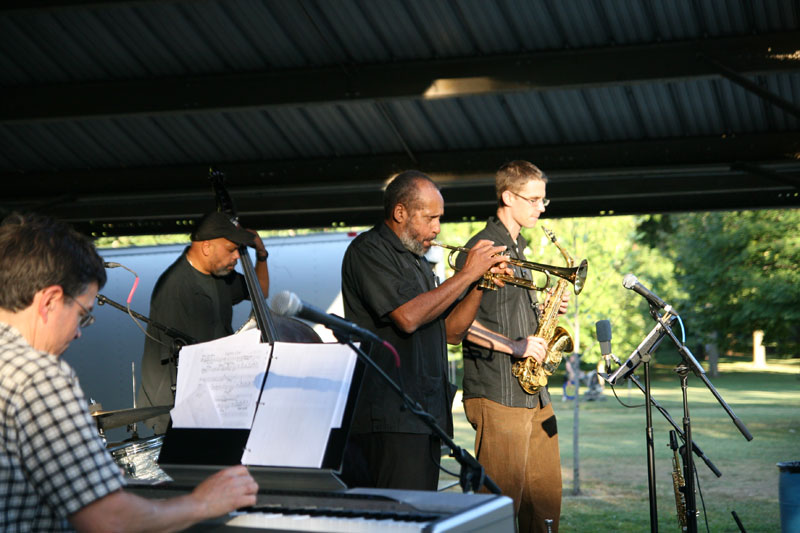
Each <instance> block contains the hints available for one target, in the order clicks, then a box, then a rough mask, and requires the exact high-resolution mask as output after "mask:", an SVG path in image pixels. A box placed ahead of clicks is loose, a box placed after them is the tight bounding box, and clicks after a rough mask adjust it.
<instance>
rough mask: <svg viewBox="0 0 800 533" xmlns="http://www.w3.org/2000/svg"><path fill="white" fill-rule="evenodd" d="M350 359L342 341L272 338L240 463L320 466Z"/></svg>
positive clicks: (338, 417)
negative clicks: (266, 369) (264, 377)
mask: <svg viewBox="0 0 800 533" xmlns="http://www.w3.org/2000/svg"><path fill="white" fill-rule="evenodd" d="M355 364H356V354H355V353H354V352H353V351H352V350H351V349H350V347H348V346H347V345H342V344H291V343H279V342H276V343H275V345H274V350H273V353H272V362H271V364H270V370H269V375H268V376H267V381H266V384H265V386H264V391H263V393H262V394H261V400H260V401H259V405H258V409H257V411H256V416H255V420H254V421H253V427H252V429H251V430H250V436H249V438H248V440H247V445H246V448H245V452H244V455H243V456H242V463H243V464H247V465H259V466H291V467H308V468H319V467H321V466H322V461H323V459H324V456H325V449H326V447H327V443H328V438H329V436H330V430H331V428H334V427H339V426H340V425H341V422H342V416H343V414H344V407H345V404H346V403H347V397H348V392H349V390H350V383H351V381H352V377H353V370H354V368H355Z"/></svg>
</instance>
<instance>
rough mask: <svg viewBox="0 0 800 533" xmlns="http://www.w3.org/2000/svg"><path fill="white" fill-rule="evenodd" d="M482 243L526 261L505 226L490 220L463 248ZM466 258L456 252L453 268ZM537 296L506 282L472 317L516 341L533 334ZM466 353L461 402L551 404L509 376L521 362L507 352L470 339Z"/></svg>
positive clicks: (521, 244)
mask: <svg viewBox="0 0 800 533" xmlns="http://www.w3.org/2000/svg"><path fill="white" fill-rule="evenodd" d="M481 239H488V240H490V241H492V242H494V243H495V244H496V245H503V244H504V245H506V247H507V253H508V255H510V256H511V257H512V258H514V259H521V260H525V255H524V250H525V248H526V247H527V246H528V242H527V241H526V240H525V238H524V237H523V236H522V234H520V235H518V236H517V240H516V242H515V241H514V240H513V239H512V238H511V235H510V234H509V233H508V230H507V229H506V227H505V226H504V225H503V223H502V222H501V221H500V220H498V219H497V218H496V217H490V218H489V220H488V221H487V222H486V227H485V228H484V229H482V230H481V231H480V232H478V233H477V234H475V235H474V236H473V237H472V238H471V239H470V240H469V242H467V244H466V245H465V247H467V248H471V247H472V246H474V245H475V243H476V242H477V241H479V240H481ZM465 259H466V254H459V256H458V258H457V260H456V264H457V265H458V266H461V265H462V264H463V262H464V260H465ZM513 269H514V276H516V277H522V278H525V279H531V273H530V270H528V269H523V268H520V267H516V266H515V267H513ZM536 300H537V298H536V292H535V291H531V290H529V289H526V288H523V287H518V286H516V285H510V284H507V285H506V286H505V287H503V288H499V289H498V290H496V291H485V292H484V293H483V298H482V300H481V306H480V308H479V309H478V314H477V316H476V317H475V319H476V320H477V321H478V322H480V323H481V324H483V325H484V326H485V327H486V328H488V329H490V330H491V331H495V332H497V333H500V334H502V335H505V336H506V337H508V338H509V339H512V340H518V339H523V338H525V337H528V336H529V335H533V334H534V333H536V329H537V327H538V324H539V322H538V318H537V314H536V311H535V305H536ZM462 346H463V354H464V381H463V389H464V399H465V400H466V399H469V398H487V399H489V400H492V401H493V402H497V403H499V404H502V405H505V406H508V407H536V406H538V405H539V401H540V397H541V404H542V405H543V406H544V405H547V404H548V403H550V395H549V394H548V392H547V389H546V388H544V389H541V390H540V392H539V393H538V394H528V393H527V392H525V390H524V389H523V388H522V386H521V385H520V384H519V381H518V380H517V378H516V377H514V375H513V374H512V373H511V367H512V365H513V364H514V362H515V361H518V360H519V359H517V358H515V357H511V356H510V355H509V354H506V353H502V352H495V351H494V350H490V349H488V348H483V347H481V346H478V345H477V344H473V343H471V342H469V341H464V343H463V345H462Z"/></svg>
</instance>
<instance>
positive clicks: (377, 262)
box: [342, 170, 510, 490]
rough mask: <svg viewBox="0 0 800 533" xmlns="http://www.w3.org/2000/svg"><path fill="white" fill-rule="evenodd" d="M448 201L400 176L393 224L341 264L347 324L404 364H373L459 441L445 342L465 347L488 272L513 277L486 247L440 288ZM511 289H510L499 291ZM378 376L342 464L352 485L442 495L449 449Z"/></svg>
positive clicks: (389, 207) (353, 246)
mask: <svg viewBox="0 0 800 533" xmlns="http://www.w3.org/2000/svg"><path fill="white" fill-rule="evenodd" d="M443 213H444V202H443V200H442V195H441V194H440V193H439V189H438V188H437V186H436V184H435V183H434V182H433V181H431V179H430V178H429V177H428V176H426V175H425V174H423V173H422V172H419V171H416V170H409V171H406V172H403V173H402V174H399V175H398V176H397V177H396V178H395V179H394V180H393V181H392V182H391V183H390V184H389V185H388V186H387V188H386V190H385V191H384V221H383V222H381V223H379V224H378V225H376V226H375V227H374V228H372V229H371V230H369V231H367V232H364V233H362V234H361V235H359V236H358V237H356V239H354V240H353V242H352V243H350V246H348V248H347V252H346V253H345V256H344V261H343V262H342V296H343V300H344V312H345V318H347V319H348V320H351V321H353V322H355V323H357V324H358V325H360V326H362V327H364V328H366V329H369V330H370V331H372V332H374V333H375V334H376V335H378V337H380V338H382V339H384V340H386V341H388V342H389V343H391V344H392V345H393V346H394V347H395V348H396V349H397V351H398V353H399V355H400V361H401V366H400V368H399V370H398V369H396V368H394V365H393V364H392V363H393V361H392V359H391V357H390V354H389V353H388V352H387V351H386V350H384V349H381V347H380V346H372V347H371V350H370V356H371V357H372V358H373V360H374V361H375V362H376V363H377V364H379V365H380V366H381V367H382V368H383V370H384V371H385V372H386V373H387V374H388V375H389V376H390V377H392V378H395V379H396V378H397V375H398V372H399V374H400V377H401V378H402V381H401V382H402V383H403V386H404V388H405V392H406V393H407V394H408V395H409V396H410V397H411V398H412V399H414V400H416V401H417V402H419V404H420V405H421V406H422V408H423V409H424V410H425V411H426V412H428V413H429V414H431V415H432V416H433V417H434V418H435V420H436V422H437V424H438V425H439V426H440V427H442V429H445V431H447V432H448V434H449V435H452V434H453V419H452V413H451V409H452V402H453V397H454V395H455V390H454V386H451V384H450V383H449V381H448V379H447V346H446V343H450V344H458V343H460V342H461V340H462V339H463V338H464V335H465V334H466V332H467V329H468V328H469V327H470V324H472V321H473V320H474V319H475V313H476V311H477V310H478V304H479V303H480V300H481V296H482V294H483V291H481V290H479V289H478V287H477V282H478V280H480V279H481V278H482V277H483V275H484V274H485V273H486V272H487V271H488V270H490V269H491V270H492V271H493V272H495V273H503V274H505V273H509V274H510V270H509V269H507V268H506V267H505V264H504V259H505V257H504V256H500V255H498V253H500V252H502V251H504V250H505V246H494V245H492V243H491V242H490V241H478V242H476V243H475V246H474V247H473V249H472V250H471V251H470V252H469V254H468V255H467V254H464V255H465V256H466V258H465V264H464V267H463V268H462V269H461V271H460V272H458V273H456V274H455V275H454V276H453V277H451V278H450V279H448V280H446V281H445V282H444V283H442V284H441V285H440V284H439V283H438V281H437V279H436V276H435V275H434V273H433V271H432V269H431V265H430V264H429V263H428V261H427V260H426V259H425V257H424V254H425V252H427V251H428V249H429V248H430V247H431V244H432V242H433V239H435V238H436V236H437V235H438V233H439V219H440V218H441V216H442V214H443ZM498 284H499V285H502V282H498ZM462 295H463V297H462ZM401 406H402V402H401V400H400V398H399V397H398V396H397V395H396V394H394V392H392V391H391V390H389V387H388V386H387V385H386V384H385V383H384V382H382V381H381V380H380V379H379V376H378V375H377V374H376V373H374V372H372V371H369V370H368V371H367V373H366V374H365V376H364V379H363V381H362V385H361V392H360V395H359V398H358V404H357V407H356V413H355V416H354V420H353V424H352V427H351V435H350V440H349V443H348V448H347V451H346V457H345V461H344V465H343V476H344V479H345V482H346V483H347V484H348V485H349V486H368V487H382V488H395V489H417V490H436V488H437V484H438V478H439V470H438V466H439V459H440V456H441V443H440V440H439V438H438V437H436V436H434V435H431V432H430V429H429V428H428V426H426V425H425V424H424V423H423V422H422V421H420V420H419V419H418V418H417V417H416V416H414V415H413V414H412V413H410V412H409V411H408V410H403V409H401Z"/></svg>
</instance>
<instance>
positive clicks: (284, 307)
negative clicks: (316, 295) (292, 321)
mask: <svg viewBox="0 0 800 533" xmlns="http://www.w3.org/2000/svg"><path fill="white" fill-rule="evenodd" d="M269 308H270V309H271V310H272V312H273V313H275V314H276V315H280V316H295V315H296V314H297V313H299V312H300V310H301V309H302V308H303V303H302V302H301V301H300V297H298V296H297V295H296V294H295V293H293V292H290V291H281V292H279V293H278V294H276V295H275V296H274V297H273V298H272V302H271V303H270V305H269Z"/></svg>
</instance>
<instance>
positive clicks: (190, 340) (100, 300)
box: [96, 294, 197, 365]
mask: <svg viewBox="0 0 800 533" xmlns="http://www.w3.org/2000/svg"><path fill="white" fill-rule="evenodd" d="M96 299H97V305H105V304H108V305H110V306H111V307H113V308H115V309H119V310H120V311H122V312H124V313H125V314H129V313H130V314H131V315H133V316H134V317H135V318H138V319H139V320H141V321H143V322H146V323H147V324H150V325H151V326H153V327H154V328H156V329H158V330H159V331H161V332H163V333H164V334H166V335H167V336H168V337H169V338H171V339H172V347H171V348H172V349H171V352H172V356H171V358H172V361H173V362H174V363H175V364H176V365H177V364H178V352H179V351H180V349H181V348H182V347H184V346H186V345H188V344H197V340H195V339H194V337H192V336H190V335H187V334H185V333H183V332H181V331H178V330H177V329H173V328H171V327H169V326H165V325H164V324H161V323H160V322H158V321H156V320H152V319H150V318H147V317H146V316H144V315H142V314H139V313H137V312H136V311H134V310H133V309H130V308H128V307H126V306H124V305H122V304H120V303H117V302H115V301H114V300H112V299H111V298H109V297H107V296H105V295H103V294H98V295H97V296H96ZM161 364H162V365H165V364H167V361H161Z"/></svg>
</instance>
